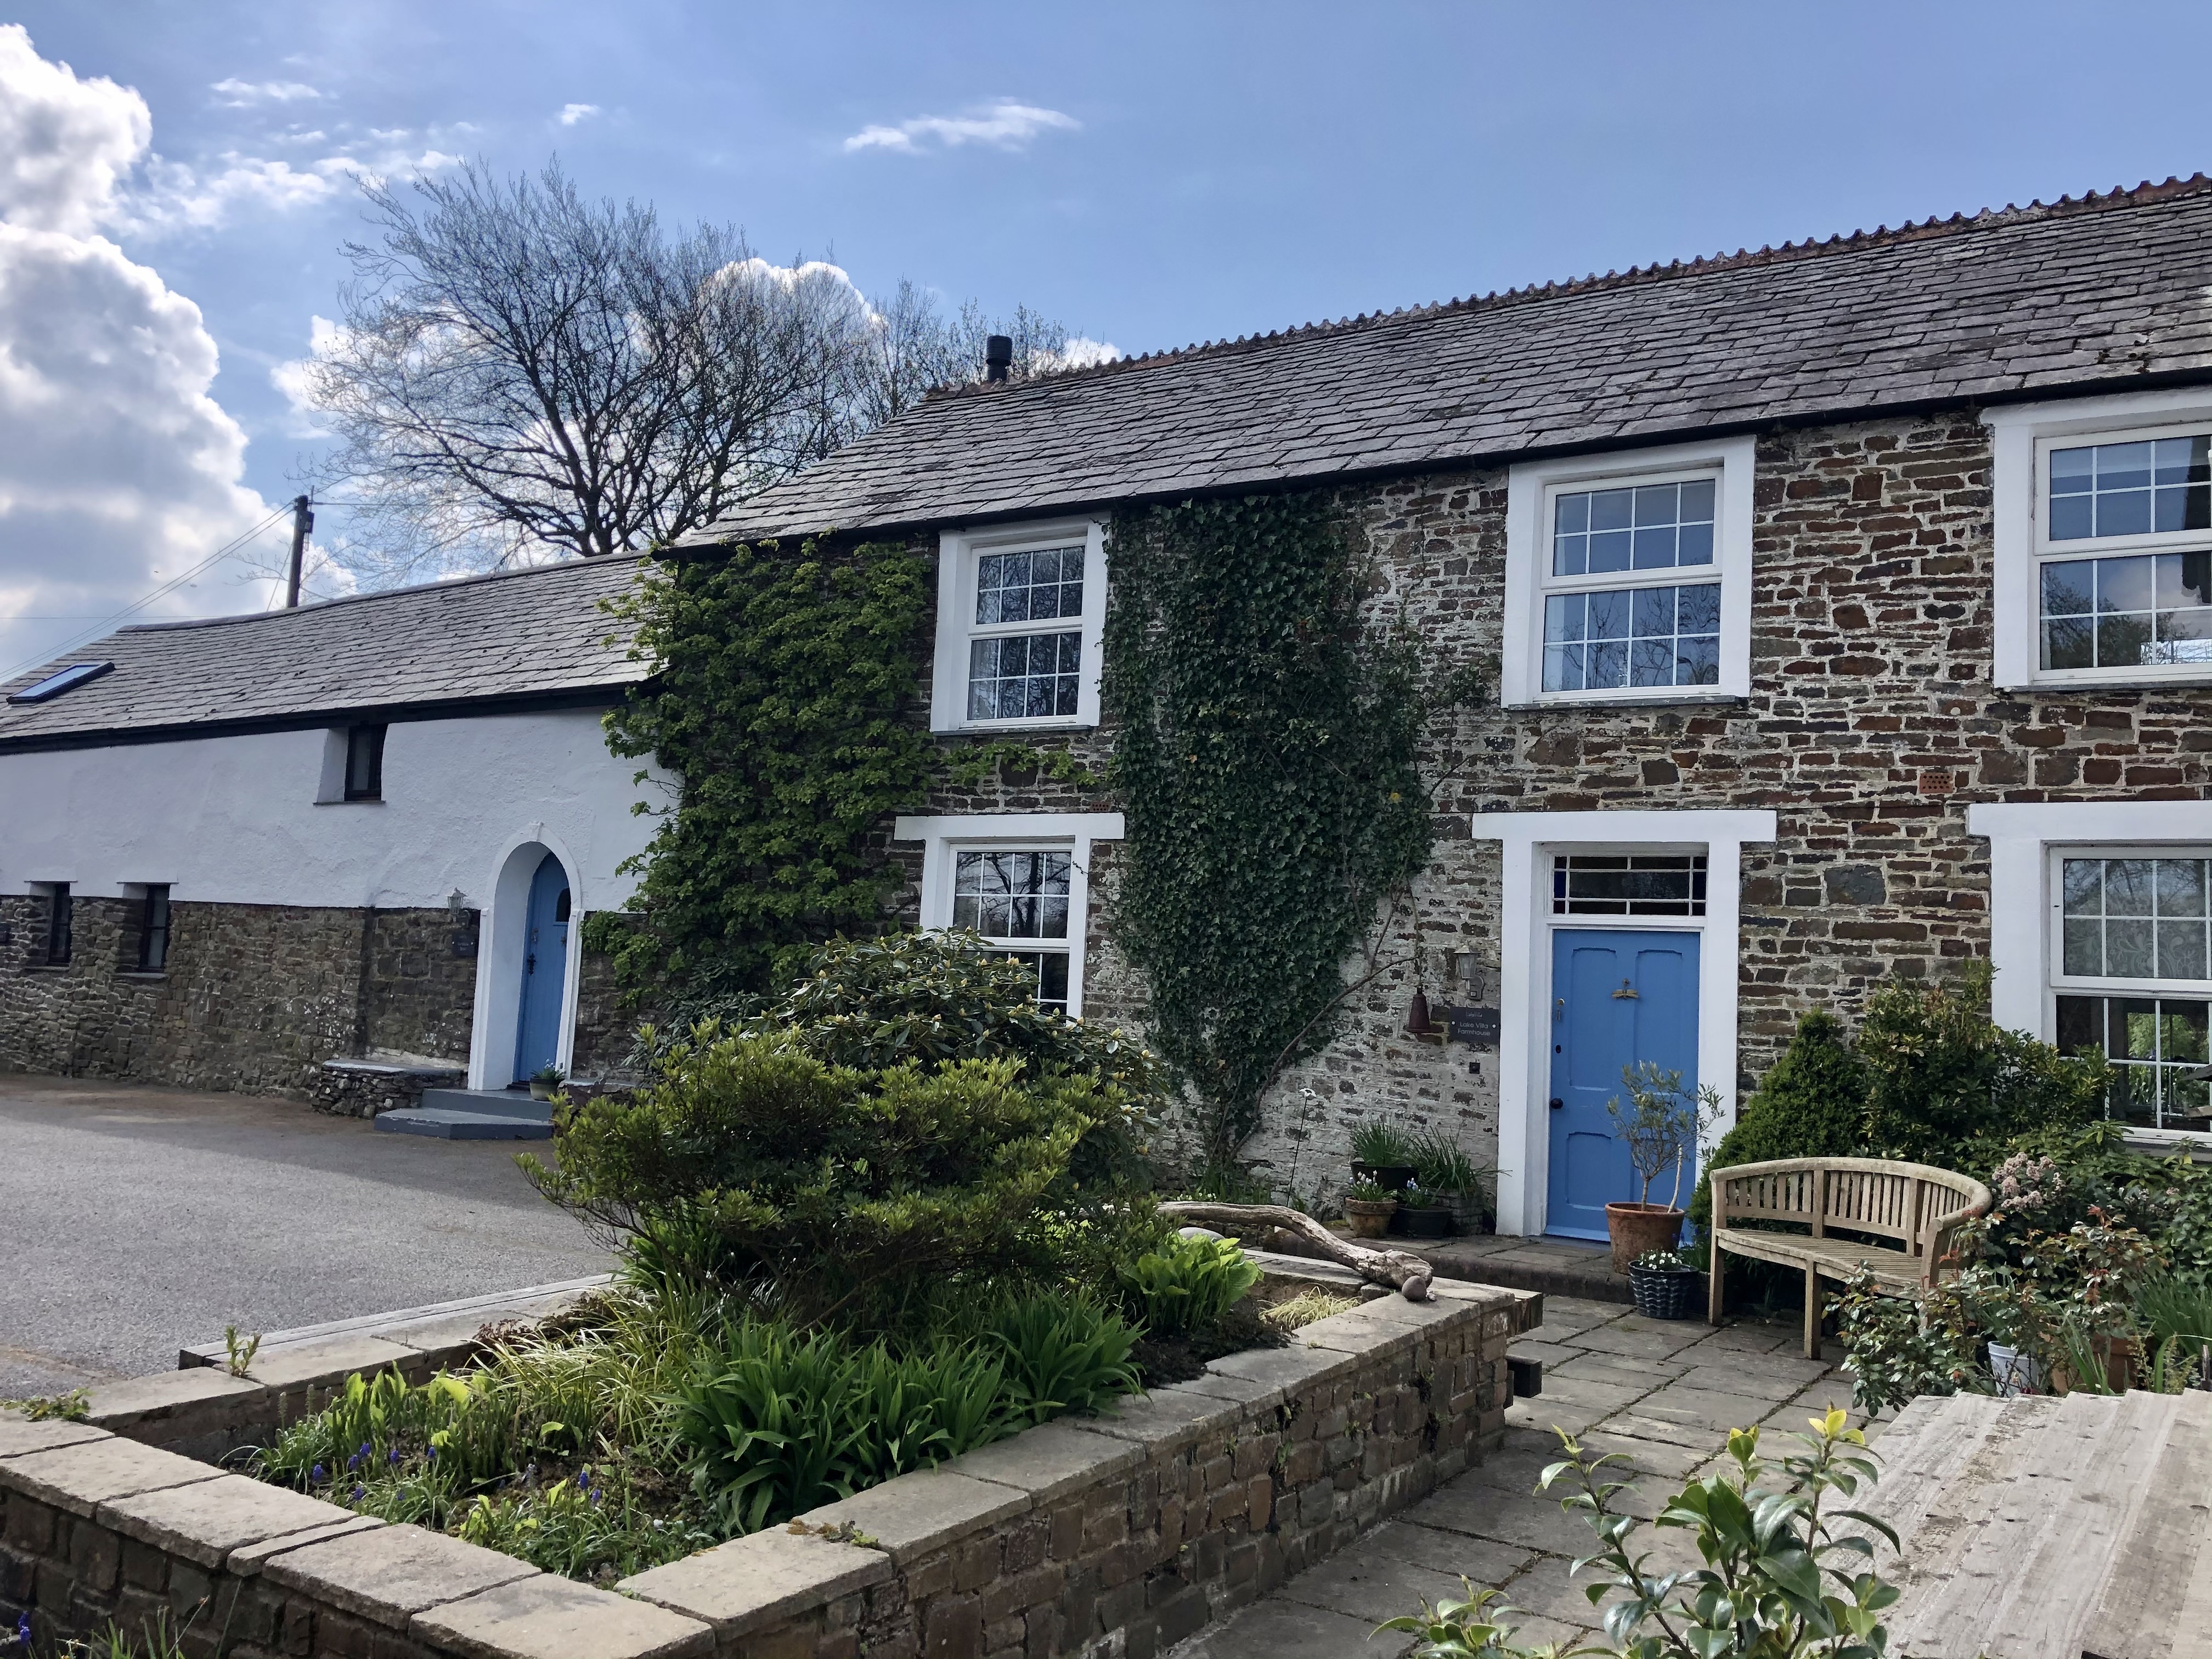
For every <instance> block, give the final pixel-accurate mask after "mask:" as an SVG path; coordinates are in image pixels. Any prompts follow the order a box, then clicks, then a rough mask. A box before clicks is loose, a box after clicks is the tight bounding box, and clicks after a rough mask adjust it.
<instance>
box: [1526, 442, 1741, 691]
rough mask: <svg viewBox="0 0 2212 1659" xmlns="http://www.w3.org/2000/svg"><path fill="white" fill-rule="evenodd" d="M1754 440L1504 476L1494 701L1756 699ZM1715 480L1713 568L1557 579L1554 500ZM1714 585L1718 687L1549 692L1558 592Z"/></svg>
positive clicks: (1565, 463) (1578, 459) (1534, 464)
mask: <svg viewBox="0 0 2212 1659" xmlns="http://www.w3.org/2000/svg"><path fill="white" fill-rule="evenodd" d="M1756 450H1757V445H1756V442H1755V441H1754V440H1753V439H1751V438H1748V437H1744V438H1718V439H1714V440H1712V441H1710V442H1705V443H1695V444H1669V445H1668V446H1666V447H1663V448H1656V449H1637V450H1626V451H1621V452H1618V453H1612V454H1606V455H1577V456H1571V457H1568V458H1566V459H1559V460H1548V461H1528V462H1524V463H1522V465H1518V466H1516V467H1513V468H1512V469H1511V470H1510V472H1509V473H1508V475H1507V481H1506V504H1505V631H1504V650H1503V652H1502V653H1501V661H1500V665H1499V668H1500V671H1499V674H1498V701H1499V703H1500V705H1501V706H1502V707H1504V708H1554V707H1573V706H1576V705H1578V704H1586V703H1596V704H1601V705H1613V704H1620V703H1699V702H1738V701H1741V700H1742V699H1744V698H1746V697H1748V696H1750V695H1751V535H1752V469H1753V462H1754V459H1755V454H1756ZM1691 478H1712V479H1715V480H1716V481H1717V486H1718V487H1717V489H1715V490H1714V492H1713V562H1712V563H1711V564H1710V565H1676V566H1670V567H1668V568H1664V569H1658V570H1609V571H1606V572H1604V573H1603V574H1599V575H1593V576H1554V575H1553V574H1551V570H1552V524H1553V513H1554V508H1553V502H1554V501H1557V500H1558V498H1559V496H1560V495H1567V494H1571V493H1574V492H1576V491H1578V490H1583V489H1621V488H1623V487H1625V486H1632V485H1635V484H1640V483H1679V482H1681V481H1683V480H1686V479H1691ZM1709 581H1717V582H1718V583H1719V584H1720V589H1721V635H1720V678H1719V682H1718V684H1713V685H1647V686H1623V687H1621V688H1620V689H1618V690H1601V691H1547V690H1544V601H1545V599H1547V597H1549V596H1550V595H1552V594H1554V593H1569V592H1613V591H1614V590H1616V589H1619V588H1626V587H1685V586H1701V585H1703V584H1705V583H1706V582H1709Z"/></svg>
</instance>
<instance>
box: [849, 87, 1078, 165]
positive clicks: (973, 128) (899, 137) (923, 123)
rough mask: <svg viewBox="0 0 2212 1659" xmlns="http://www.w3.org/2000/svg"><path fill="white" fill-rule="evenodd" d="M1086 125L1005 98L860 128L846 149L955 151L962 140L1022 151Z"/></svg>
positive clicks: (963, 141)
mask: <svg viewBox="0 0 2212 1659" xmlns="http://www.w3.org/2000/svg"><path fill="white" fill-rule="evenodd" d="M1081 125H1083V124H1082V123H1081V122H1080V121H1078V120H1077V119H1076V118H1074V117H1073V116H1072V115H1063V114H1061V113H1060V112H1059V111H1058V110H1056V109H1039V108H1038V107H1037V106H1036V105H1034V104H1018V103H1016V102H1015V101H1014V100H1012V99H1011V98H1001V99H1000V100H998V101H997V102H995V103H992V104H987V105H985V106H982V107H981V108H978V109H974V110H970V111H969V112H968V113H967V114H965V115H918V116H916V117H915V118H914V119H913V120H911V121H902V122H900V123H899V124H898V125H896V126H866V127H862V128H861V129H860V131H858V132H856V133H854V135H853V136H852V137H849V138H848V139H847V140H846V141H845V148H846V149H847V150H848V151H851V150H858V149H895V150H902V151H906V152H908V153H912V152H915V151H918V150H921V149H924V148H925V147H928V146H931V145H935V146H938V147H941V148H943V149H957V148H959V147H960V146H961V145H963V144H990V145H993V146H994V147H995V148H997V149H1023V148H1024V146H1026V145H1027V144H1028V143H1029V142H1030V140H1031V139H1033V138H1035V137H1036V136H1037V135H1038V134H1039V133H1041V132H1045V131H1066V132H1073V131H1076V130H1077V129H1078V128H1079V127H1080V126H1081Z"/></svg>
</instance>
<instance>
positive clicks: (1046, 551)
mask: <svg viewBox="0 0 2212 1659" xmlns="http://www.w3.org/2000/svg"><path fill="white" fill-rule="evenodd" d="M1082 614H1083V549H1082V548H1081V547H1080V546H1075V547H1047V548H1040V549H1036V550H1032V551H1030V552H1025V553H986V554H984V555H983V556H981V558H979V559H977V560H976V561H975V620H976V622H977V623H1012V622H1049V621H1051V620H1053V619H1054V617H1079V616H1081V615H1082Z"/></svg>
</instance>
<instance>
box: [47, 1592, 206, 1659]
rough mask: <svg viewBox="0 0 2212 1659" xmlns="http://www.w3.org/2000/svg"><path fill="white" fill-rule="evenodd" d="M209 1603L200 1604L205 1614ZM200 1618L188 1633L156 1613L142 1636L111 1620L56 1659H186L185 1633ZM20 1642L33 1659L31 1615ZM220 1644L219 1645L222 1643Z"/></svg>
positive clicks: (59, 1651) (73, 1640) (72, 1643)
mask: <svg viewBox="0 0 2212 1659" xmlns="http://www.w3.org/2000/svg"><path fill="white" fill-rule="evenodd" d="M206 1607H207V1603H206V1602H204V1601H203V1602H202V1603H200V1608H199V1610H200V1611H204V1610H205V1608H206ZM196 1620H197V1612H196V1613H195V1614H194V1617H193V1618H192V1619H188V1620H185V1626H184V1630H182V1631H179V1630H176V1629H173V1628H172V1627H171V1626H170V1624H169V1615H168V1613H167V1611H166V1610H165V1611H163V1612H161V1613H155V1615H154V1616H153V1617H152V1618H150V1619H149V1620H146V1621H145V1622H144V1623H143V1625H141V1626H139V1634H138V1635H137V1636H131V1635H129V1634H127V1633H126V1632H125V1631H124V1629H123V1626H120V1625H118V1624H116V1623H114V1622H113V1621H112V1620H111V1621H110V1622H109V1623H108V1625H107V1627H106V1629H105V1630H103V1631H101V1632H100V1634H99V1635H97V1636H94V1637H89V1638H87V1637H76V1638H71V1639H70V1640H69V1641H66V1642H64V1643H63V1644H61V1646H59V1647H58V1648H56V1649H55V1650H54V1659H185V1642H184V1638H185V1632H186V1631H189V1630H191V1627H192V1625H193V1623H194V1622H196ZM16 1639H17V1640H19V1641H20V1642H21V1644H22V1659H30V1652H31V1638H30V1615H29V1614H28V1613H26V1614H24V1616H23V1622H22V1624H21V1626H19V1627H18V1629H17V1631H16ZM218 1645H219V1644H218Z"/></svg>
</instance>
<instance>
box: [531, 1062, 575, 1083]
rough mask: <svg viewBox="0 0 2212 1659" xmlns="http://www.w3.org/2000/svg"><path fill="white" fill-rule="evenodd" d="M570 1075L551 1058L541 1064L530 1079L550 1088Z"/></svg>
mask: <svg viewBox="0 0 2212 1659" xmlns="http://www.w3.org/2000/svg"><path fill="white" fill-rule="evenodd" d="M567 1076H568V1073H566V1072H564V1071H562V1069H561V1068H560V1067H559V1066H556V1065H554V1064H553V1063H552V1062H551V1061H550V1060H548V1061H547V1062H546V1063H545V1064H544V1065H543V1066H539V1067H538V1069H537V1070H536V1071H534V1072H532V1073H531V1074H530V1080H531V1081H532V1083H535V1084H538V1085H540V1086H542V1087H544V1088H548V1089H550V1088H552V1087H554V1086H556V1085H557V1084H559V1083H560V1082H561V1080H562V1079H563V1078H565V1077H567Z"/></svg>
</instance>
